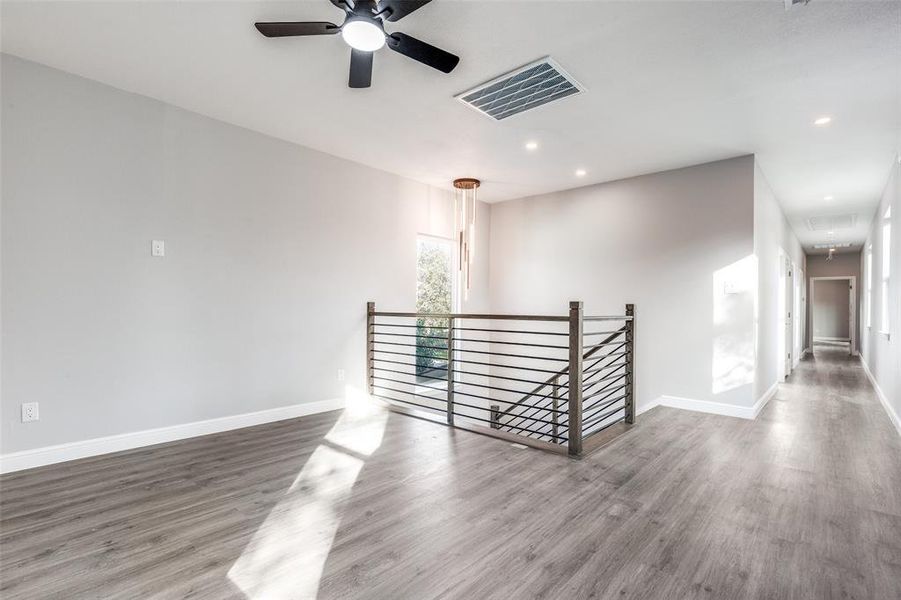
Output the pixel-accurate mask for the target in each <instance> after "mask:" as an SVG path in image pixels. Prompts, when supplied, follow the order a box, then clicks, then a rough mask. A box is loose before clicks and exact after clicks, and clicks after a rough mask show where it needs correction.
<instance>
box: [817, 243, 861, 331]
mask: <svg viewBox="0 0 901 600" xmlns="http://www.w3.org/2000/svg"><path fill="white" fill-rule="evenodd" d="M860 273H861V271H860V252H842V253H837V254H836V255H835V256H834V257H833V258H832V260H826V255H825V254H812V255H810V256H808V257H807V290H808V298H809V297H810V289H811V285H812V280H811V278H812V277H855V278H856V279H855V281H856V282H857V290H856V292H855V305H856V307H857V308H856V309H855V319H856V322H857V335H856V337H857V340H858V341H857V347H858V348H859V347H860V341H859V340H860V331H861V329H860V328H861V317H862V315H863V313H862V312H861V311H860V306H861V300H862V297H861V290H862V289H863V288H862V287H861V284H862V280H861V277H860ZM819 285H820V283H819V282H818V283H817V286H819ZM807 322H808V331H809V332H810V334H809V335H808V336H807V340H806V342H807V346H806V347H808V348H809V347H810V344H811V342H812V341H813V336H814V331H813V329H814V326H813V307H812V306H810V307H808V310H807ZM817 335H819V334H817Z"/></svg>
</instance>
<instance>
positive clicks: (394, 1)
mask: <svg viewBox="0 0 901 600" xmlns="http://www.w3.org/2000/svg"><path fill="white" fill-rule="evenodd" d="M431 1H432V0H378V2H379V4H378V6H379V11H380V12H381V11H383V10H385V9H386V8H387V9H388V10H389V11H390V12H389V14H388V15H387V16H386V17H385V20H386V21H392V22H394V21H400V20H401V19H403V18H404V17H406V16H407V15H408V14H410V13H411V12H413V11H414V10H419V9H420V8H422V7H423V6H425V5H426V4H428V3H429V2H431Z"/></svg>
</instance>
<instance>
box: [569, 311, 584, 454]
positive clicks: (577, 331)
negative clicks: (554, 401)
mask: <svg viewBox="0 0 901 600" xmlns="http://www.w3.org/2000/svg"><path fill="white" fill-rule="evenodd" d="M582 347H583V342H582V303H581V302H578V301H573V302H570V303H569V433H568V435H567V440H568V442H569V454H570V456H579V455H580V454H582Z"/></svg>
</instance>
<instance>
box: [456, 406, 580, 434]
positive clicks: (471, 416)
mask: <svg viewBox="0 0 901 600" xmlns="http://www.w3.org/2000/svg"><path fill="white" fill-rule="evenodd" d="M454 404H456V403H454ZM454 414H455V415H457V416H459V417H464V418H466V419H475V420H476V421H484V422H485V423H491V424H494V421H491V420H490V419H482V418H480V417H476V416H473V415H468V414H466V413H458V412H456V411H454ZM504 427H511V428H512V429H516V430H518V431H528V432H530V433H535V434H538V435H546V436H547V437H552V438H556V439H558V440H565V439H566V438H565V437H564V436H561V435H559V434H558V435H556V436H554V435H551V434H547V433H540V432H538V431H535V430H533V429H527V428H525V427H513V426H510V425H504Z"/></svg>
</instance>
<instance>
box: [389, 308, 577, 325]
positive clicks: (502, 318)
mask: <svg viewBox="0 0 901 600" xmlns="http://www.w3.org/2000/svg"><path fill="white" fill-rule="evenodd" d="M372 316H374V317H395V318H401V317H404V318H415V319H482V320H486V321H550V322H561V323H562V322H565V321H569V317H564V316H561V315H489V314H485V313H415V312H412V313H410V312H382V311H378V312H374V313H372Z"/></svg>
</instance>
